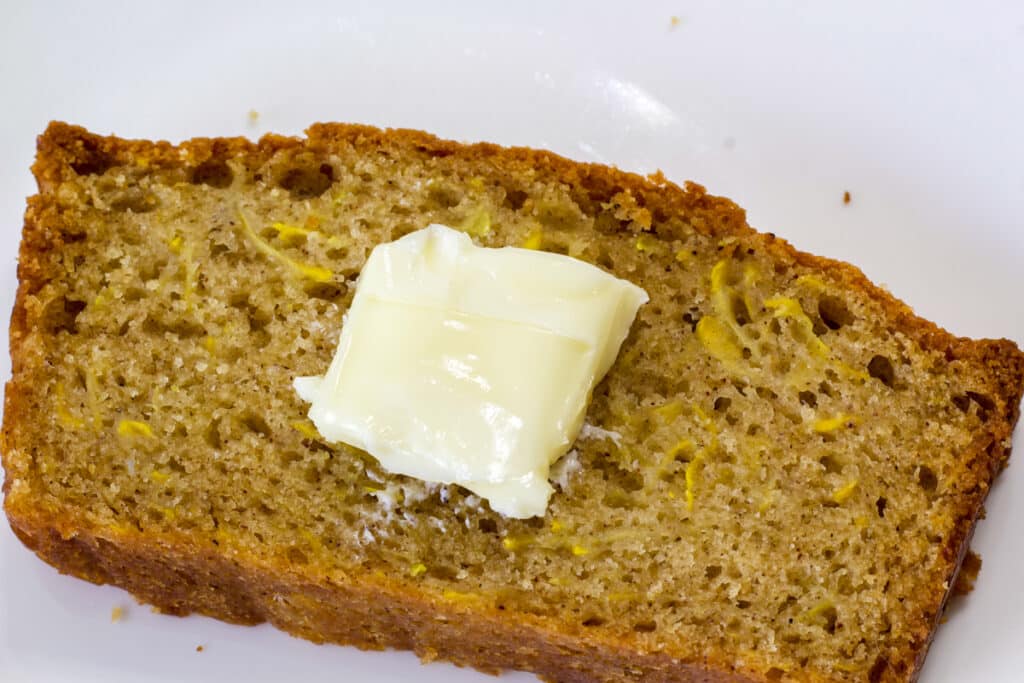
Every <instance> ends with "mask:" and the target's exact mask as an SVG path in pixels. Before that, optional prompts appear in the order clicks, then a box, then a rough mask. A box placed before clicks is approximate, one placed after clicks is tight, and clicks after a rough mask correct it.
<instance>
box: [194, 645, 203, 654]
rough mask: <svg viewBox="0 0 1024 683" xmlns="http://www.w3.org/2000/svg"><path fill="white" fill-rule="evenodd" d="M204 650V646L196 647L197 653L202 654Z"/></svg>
mask: <svg viewBox="0 0 1024 683" xmlns="http://www.w3.org/2000/svg"><path fill="white" fill-rule="evenodd" d="M203 649H204V648H203V646H202V645H196V652H202V651H203Z"/></svg>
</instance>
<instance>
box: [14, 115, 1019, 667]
mask: <svg viewBox="0 0 1024 683" xmlns="http://www.w3.org/2000/svg"><path fill="white" fill-rule="evenodd" d="M307 134H308V139H307V140H301V139H297V138H285V137H280V136H265V137H264V138H262V139H261V140H260V141H259V142H258V143H253V142H250V141H248V140H245V139H242V138H233V139H216V140H214V139H195V140H191V141H188V142H185V143H182V144H181V145H179V146H173V145H170V144H169V143H166V142H159V143H151V142H145V141H125V140H120V139H117V138H110V137H101V136H96V135H93V134H90V133H88V132H86V131H85V130H83V129H81V128H78V127H74V126H69V125H66V124H62V123H52V124H50V126H49V128H48V129H47V131H46V132H45V133H44V134H43V135H42V136H41V137H40V139H39V152H38V158H37V162H36V164H35V166H34V167H33V170H34V172H35V174H36V177H37V180H38V183H39V188H40V194H39V195H38V196H36V197H33V198H31V199H30V200H29V206H28V210H27V212H26V219H25V228H24V233H23V239H22V244H21V250H20V254H19V271H18V274H19V281H20V282H19V289H18V294H17V299H16V303H15V308H14V311H13V313H12V319H11V327H10V341H11V355H12V363H13V377H12V380H11V382H10V383H9V384H8V386H7V391H6V396H5V411H4V423H3V432H2V442H0V446H2V448H3V453H4V456H5V457H4V465H5V467H7V468H8V469H7V478H6V480H5V483H4V491H5V493H6V494H7V495H6V498H5V509H6V512H7V515H8V517H9V519H10V522H11V525H12V527H13V528H14V530H15V532H16V533H17V535H18V536H19V538H20V539H21V540H22V541H23V542H24V543H25V544H26V545H27V546H28V547H30V548H32V549H33V550H35V551H36V552H37V553H38V554H39V555H40V557H42V558H43V559H44V560H46V561H47V562H49V563H51V564H53V565H54V566H56V567H58V568H59V569H60V570H61V571H64V572H67V573H71V574H74V575H76V576H80V577H82V578H85V579H88V580H90V581H94V582H98V583H108V582H109V583H115V584H117V585H121V586H124V587H125V588H127V589H128V590H130V591H132V592H133V593H135V594H136V595H138V596H139V597H140V598H142V599H143V600H145V601H147V602H150V603H152V604H154V605H156V606H158V607H160V608H161V609H163V610H165V611H167V612H170V613H176V614H185V613H188V612H191V611H198V612H202V613H205V614H209V615H211V616H215V617H217V618H220V619H224V620H227V621H233V622H236V623H257V622H259V621H264V620H268V621H271V622H272V623H274V624H275V625H277V626H279V627H280V628H282V629H285V630H287V631H290V632H292V633H295V634H297V635H301V636H303V637H306V638H309V639H312V640H318V641H331V642H338V643H348V644H354V645H357V646H359V647H364V648H383V647H399V648H408V649H414V650H415V651H416V652H417V653H419V654H420V656H421V657H423V658H424V659H433V658H435V657H440V658H444V659H449V660H452V661H454V662H456V663H459V664H465V665H470V666H475V667H477V668H480V669H482V670H488V671H496V670H497V669H499V668H520V669H527V670H531V671H535V672H537V673H538V674H540V675H541V676H542V677H545V678H548V679H550V680H558V681H576V680H580V681H582V680H633V679H635V678H636V677H638V676H646V677H647V678H645V680H659V681H660V680H665V681H670V680H672V681H723V682H724V681H749V680H753V679H752V678H751V677H750V676H748V675H744V674H741V673H737V672H736V671H735V670H734V668H733V667H732V666H731V665H730V664H729V663H728V661H727V660H726V658H725V656H724V655H711V656H709V659H708V660H707V661H705V662H689V663H686V662H681V661H679V660H676V659H674V658H673V657H672V656H671V654H668V653H644V652H639V651H637V650H636V649H635V648H631V647H629V646H628V644H627V643H622V642H611V641H604V640H600V639H599V638H598V637H597V636H595V635H593V633H588V632H582V631H579V630H571V629H570V628H569V627H567V626H566V625H565V624H562V623H558V622H556V621H554V620H545V619H541V618H527V617H524V616H522V615H518V616H515V617H513V616H511V615H509V614H504V613H498V612H496V611H494V610H491V609H490V608H488V609H483V608H478V607H474V606H472V605H464V604H463V605H460V604H456V603H453V602H451V601H439V600H436V599H433V598H430V597H429V596H427V595H425V594H422V593H419V592H415V591H414V590H413V589H412V588H410V587H409V586H408V585H407V584H406V583H398V582H394V581H388V580H386V579H377V578H374V577H368V576H331V577H312V576H307V575H305V574H303V573H302V571H300V570H298V569H296V568H294V567H290V566H272V565H268V564H266V563H265V562H261V561H259V560H257V559H255V558H252V557H247V556H243V555H240V554H231V553H229V552H227V551H226V550H222V551H220V552H216V553H215V552H212V551H210V550H208V549H200V548H198V547H196V546H194V545H193V544H192V542H191V541H190V540H189V539H188V538H187V537H184V536H182V537H169V536H167V537H154V536H152V535H147V536H143V535H142V534H125V533H119V532H115V531H113V530H111V529H94V528H89V527H87V526H86V525H85V524H84V523H83V522H82V521H81V520H80V519H78V518H76V516H75V514H74V511H71V510H41V509H37V508H35V507H34V506H33V501H32V499H31V496H30V494H28V493H26V494H25V495H19V492H16V491H12V490H11V487H12V482H14V481H16V480H17V479H18V478H19V476H20V475H21V474H22V473H19V472H17V471H15V470H14V469H13V466H14V463H13V461H12V460H11V459H10V458H9V457H8V454H9V453H10V452H11V451H12V450H14V449H17V448H18V447H19V444H21V443H23V441H24V439H22V438H21V437H20V436H19V435H20V434H21V433H22V431H23V430H29V429H31V417H30V416H31V415H32V406H30V405H28V404H27V400H28V398H27V397H29V396H30V393H29V392H28V391H26V390H25V388H24V387H22V383H23V382H24V381H25V379H24V377H23V373H22V372H21V370H22V368H23V366H24V365H25V363H26V362H27V360H26V359H28V358H29V357H30V356H32V354H34V353H38V351H37V350H35V349H33V348H31V347H30V345H29V344H28V342H27V341H26V340H27V339H28V337H29V332H30V331H31V330H32V329H33V326H34V325H35V324H36V323H35V321H36V319H37V318H38V316H39V315H40V312H39V311H34V310H32V307H31V304H30V295H31V294H32V293H34V292H37V291H38V290H39V289H40V288H42V287H43V286H44V285H45V284H46V282H47V281H48V279H49V277H50V275H49V273H48V270H47V267H48V266H47V264H48V263H50V260H49V259H48V258H47V255H48V254H50V253H52V252H53V251H55V250H59V249H60V248H61V246H62V245H63V244H64V243H65V242H66V241H70V240H74V239H75V238H76V235H75V227H74V226H73V225H68V224H66V223H65V221H64V219H63V217H62V214H61V211H60V208H59V204H58V203H57V202H55V201H54V198H53V194H54V193H55V191H56V188H57V187H58V185H59V183H60V182H61V180H62V179H64V178H66V177H68V175H69V174H74V173H76V172H96V171H102V170H103V169H105V168H108V167H110V166H113V165H118V164H125V163H129V162H131V163H135V164H139V165H143V166H149V167H154V168H174V167H180V166H183V165H184V166H186V167H188V168H196V167H198V166H199V165H201V164H203V163H206V162H209V161H211V160H213V161H218V160H226V159H230V158H233V157H239V156H249V157H254V158H256V159H266V158H269V157H270V156H271V155H272V154H273V153H274V152H276V151H279V150H281V149H285V148H294V147H298V146H302V145H306V146H307V147H308V148H309V149H311V150H313V151H314V152H315V151H317V150H320V149H326V148H330V147H332V146H352V147H354V148H356V149H366V150H374V151H379V150H384V151H385V152H386V151H388V150H391V151H401V152H402V153H404V154H420V155H424V156H426V157H430V156H450V155H459V156H461V157H463V158H466V159H472V160H474V161H475V162H477V163H480V164H483V165H485V166H490V167H491V168H492V169H493V171H494V172H495V173H498V174H500V173H502V172H506V173H510V172H512V171H515V170H519V169H532V172H534V173H536V174H537V176H538V177H540V178H543V179H545V180H548V181H552V182H559V183H564V184H565V185H567V186H569V187H570V188H572V191H573V193H574V196H575V198H576V199H577V201H578V202H579V203H580V204H581V206H587V205H588V204H589V205H595V204H600V203H604V202H609V201H611V199H612V197H613V196H615V195H616V194H617V193H620V192H623V191H626V192H628V193H630V194H631V195H632V196H633V197H634V198H635V200H636V204H637V206H638V207H640V208H641V209H643V210H646V211H648V212H649V213H650V216H651V217H652V218H653V220H652V221H651V222H652V223H653V224H654V225H665V224H667V223H666V222H664V221H663V219H664V218H665V217H666V216H671V215H676V214H685V215H687V217H688V220H689V223H690V227H692V228H694V229H696V230H698V231H701V232H704V233H707V234H712V235H716V236H717V235H722V236H725V235H737V234H744V235H748V234H751V233H752V232H753V231H752V230H751V228H750V227H749V226H747V225H746V222H745V217H744V213H743V211H742V209H740V208H739V207H737V206H736V205H735V204H733V203H732V202H731V201H729V200H727V199H722V198H718V197H713V196H711V195H708V194H707V193H706V192H705V190H704V188H702V187H701V186H699V185H696V184H693V183H687V184H686V185H685V187H684V188H680V187H678V186H676V185H674V184H672V183H670V182H668V181H666V180H665V178H664V177H662V176H661V175H660V174H658V175H654V176H651V177H648V178H642V177H640V176H637V175H634V174H629V173H625V172H622V171H619V170H617V169H613V168H608V167H605V166H598V165H594V164H581V163H576V162H572V161H569V160H566V159H563V158H561V157H559V156H556V155H554V154H551V153H548V152H542V151H536V150H530V149H524V148H511V149H509V148H501V147H497V146H495V145H490V144H474V145H462V144H459V143H455V142H450V141H444V140H439V139H437V138H435V137H433V136H430V135H428V134H426V133H421V132H418V131H409V130H388V131H383V130H379V129H376V128H371V127H366V126H353V125H342V124H316V125H314V126H312V127H311V128H310V129H309V130H308V131H307ZM761 239H762V240H763V243H764V247H765V248H766V249H767V250H769V251H770V253H771V254H772V255H773V256H774V258H776V259H777V260H778V261H779V262H781V263H786V264H790V263H795V264H799V265H804V266H808V267H813V268H818V269H827V270H829V272H830V273H831V274H832V275H834V276H835V277H836V278H837V279H839V280H841V281H842V282H843V283H844V284H845V286H846V287H849V288H851V289H855V290H859V291H861V292H863V293H865V294H867V295H868V296H870V297H871V298H873V299H874V300H875V301H877V302H879V303H880V304H882V306H883V307H884V309H885V310H886V311H887V312H888V313H889V315H891V316H892V318H893V319H894V320H895V321H896V324H897V325H898V327H899V329H900V331H901V332H902V333H904V334H906V335H907V336H908V337H910V338H911V339H913V340H914V341H916V342H917V343H918V344H920V345H921V346H922V347H924V348H928V349H934V350H939V351H942V352H944V353H945V354H946V357H947V358H948V359H949V360H951V361H954V360H956V361H962V362H964V363H967V364H969V365H970V366H972V367H976V368H981V369H983V370H984V372H985V374H986V376H987V377H988V382H989V387H988V388H989V395H990V396H991V397H992V398H993V400H994V401H995V404H996V405H995V413H996V414H997V415H998V418H997V419H992V420H989V422H988V423H987V425H988V428H989V431H988V433H985V434H982V435H981V436H980V437H979V438H977V439H976V440H975V442H974V444H973V446H972V448H971V450H970V452H968V453H964V454H962V462H963V463H964V472H963V473H962V479H961V481H962V482H963V483H964V487H963V490H964V491H966V492H967V493H966V495H964V496H963V505H962V506H961V508H960V510H959V514H958V515H957V518H956V524H955V529H954V532H953V533H952V534H951V535H950V536H949V537H948V538H947V540H946V545H945V548H944V559H945V561H946V567H948V571H947V573H946V582H945V584H944V585H938V584H936V585H935V586H934V589H933V595H932V596H931V601H930V604H931V605H932V606H933V609H928V610H926V612H925V613H924V614H922V615H921V621H920V624H919V625H918V628H917V629H916V631H915V634H914V640H913V642H912V643H911V644H910V647H909V648H907V650H906V651H903V652H897V653H890V655H889V656H888V657H886V658H884V659H881V660H880V662H881V664H880V665H879V666H877V667H876V669H877V673H878V677H877V680H903V681H906V680H913V679H914V678H916V675H917V672H918V671H919V670H920V667H921V664H922V663H923V659H924V656H925V653H926V651H927V647H928V645H929V643H930V641H931V638H932V637H933V635H934V632H935V628H936V626H937V622H938V619H939V618H940V616H941V612H942V608H943V606H944V604H945V601H946V600H947V599H948V597H949V595H950V593H951V590H950V586H952V585H953V584H954V582H955V577H956V573H957V571H958V569H959V567H960V565H961V563H962V560H963V557H964V554H965V553H966V552H967V548H968V543H969V540H970V537H971V534H972V533H973V529H974V526H975V524H976V522H977V518H978V516H979V514H980V512H981V509H982V504H983V502H984V498H985V496H986V495H987V492H988V490H989V488H990V486H991V483H992V481H993V479H994V477H995V476H996V474H997V473H998V472H999V471H1000V470H1001V468H1002V467H1003V466H1005V463H1006V459H1007V457H1008V456H1009V451H1010V448H1009V437H1010V434H1011V432H1012V429H1013V425H1014V424H1015V422H1016V420H1017V417H1018V411H1019V404H1020V399H1021V392H1022V388H1024V385H1022V378H1024V354H1022V353H1021V352H1020V350H1019V349H1017V347H1016V345H1014V344H1013V343H1012V342H1009V341H1006V340H1000V341H992V340H982V341H972V340H968V339H963V338H957V337H954V336H953V335H950V334H949V333H948V332H946V331H944V330H942V329H940V328H938V327H937V326H935V325H934V324H932V323H930V322H928V321H925V320H923V319H921V318H919V317H917V316H915V315H914V314H913V312H912V311H911V310H910V308H909V307H907V306H906V305H905V304H903V303H902V302H900V301H898V300H897V299H895V298H894V297H892V296H891V295H890V294H889V293H887V292H885V291H883V290H881V289H880V288H878V287H876V286H875V285H873V284H872V283H871V282H870V281H868V280H867V278H866V277H865V276H864V275H863V273H861V271H859V270H858V269H856V268H855V267H853V266H850V265H848V264H844V263H840V262H836V261H831V260H828V259H823V258H820V257H816V256H812V255H809V254H805V253H802V252H799V251H796V250H795V249H794V248H793V247H791V246H790V245H789V244H788V243H786V242H785V241H784V240H781V239H777V238H775V237H774V236H772V235H762V236H761ZM318 579H319V580H318ZM801 676H802V680H806V681H813V680H815V678H814V677H813V676H812V675H811V674H801Z"/></svg>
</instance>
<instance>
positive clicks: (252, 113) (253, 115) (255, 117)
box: [249, 109, 260, 126]
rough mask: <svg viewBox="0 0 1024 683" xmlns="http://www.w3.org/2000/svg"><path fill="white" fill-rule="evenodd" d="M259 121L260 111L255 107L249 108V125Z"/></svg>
mask: <svg viewBox="0 0 1024 683" xmlns="http://www.w3.org/2000/svg"><path fill="white" fill-rule="evenodd" d="M259 122H260V113H259V112H258V111H256V110H255V109H250V110H249V125H250V126H255V125H256V124H257V123H259Z"/></svg>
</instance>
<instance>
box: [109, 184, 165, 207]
mask: <svg viewBox="0 0 1024 683" xmlns="http://www.w3.org/2000/svg"><path fill="white" fill-rule="evenodd" d="M108 203H109V205H110V208H111V210H113V211H122V212H125V211H130V212H132V213H149V212H150V211H152V210H153V209H155V208H157V207H158V206H159V205H160V200H159V199H157V196H156V195H155V194H153V193H152V192H146V191H144V190H141V189H139V188H128V189H124V190H119V191H117V192H114V193H113V194H112V195H111V197H110V200H109V202H108Z"/></svg>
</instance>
